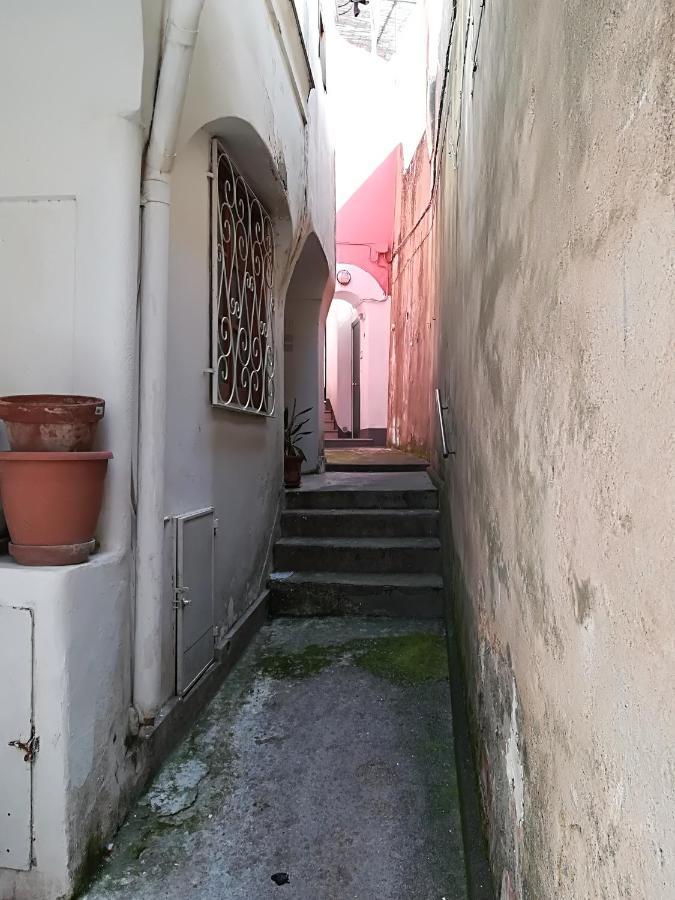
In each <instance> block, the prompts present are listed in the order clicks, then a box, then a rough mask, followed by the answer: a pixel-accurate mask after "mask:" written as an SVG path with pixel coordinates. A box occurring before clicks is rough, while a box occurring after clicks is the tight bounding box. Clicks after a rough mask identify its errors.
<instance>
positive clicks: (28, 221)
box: [0, 0, 335, 900]
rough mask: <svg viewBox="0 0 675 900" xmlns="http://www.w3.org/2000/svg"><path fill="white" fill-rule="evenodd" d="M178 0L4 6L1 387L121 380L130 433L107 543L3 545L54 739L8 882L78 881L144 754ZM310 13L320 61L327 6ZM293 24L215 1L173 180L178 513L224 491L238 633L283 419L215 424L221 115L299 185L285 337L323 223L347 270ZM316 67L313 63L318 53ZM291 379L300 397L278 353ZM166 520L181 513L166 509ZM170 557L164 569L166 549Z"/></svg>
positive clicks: (288, 209) (227, 560)
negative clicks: (145, 574) (162, 70)
mask: <svg viewBox="0 0 675 900" xmlns="http://www.w3.org/2000/svg"><path fill="white" fill-rule="evenodd" d="M163 6H164V5H163V4H162V3H153V2H151V0H147V2H141V0H119V2H117V3H114V4H110V3H105V2H102V0H97V2H90V3H87V2H83V0H69V2H64V3H61V4H59V5H58V7H57V6H55V5H54V4H51V3H49V2H46V0H29V2H25V3H22V4H11V10H10V9H9V8H8V9H7V10H6V11H5V10H3V27H2V29H0V75H1V76H2V83H3V84H5V85H11V86H12V89H11V90H5V91H3V92H2V93H1V94H0V118H1V119H2V123H3V151H2V157H3V160H2V166H1V167H0V296H1V297H2V299H1V300H0V307H1V313H2V315H1V320H2V327H1V328H0V393H2V394H4V393H11V392H24V391H50V390H52V391H78V392H82V393H93V394H97V395H100V396H102V397H104V398H105V399H106V404H107V405H106V416H105V419H104V421H103V423H102V426H101V428H100V429H99V434H98V439H97V440H98V445H99V446H100V447H108V448H110V449H112V450H113V452H114V460H113V461H112V463H111V465H110V469H109V474H108V478H107V482H106V496H105V501H104V508H103V513H102V517H101V523H100V527H99V533H98V536H99V537H100V539H101V545H102V549H101V553H99V554H98V555H97V556H96V557H95V558H93V559H92V561H91V562H90V563H89V564H87V565H85V566H81V567H77V568H76V569H72V570H71V569H67V570H55V569H44V570H40V571H36V570H30V569H20V568H19V567H17V566H15V565H14V564H13V563H12V562H11V561H10V560H7V559H6V558H4V559H3V560H2V562H1V563H0V604H2V605H4V606H26V607H30V608H32V609H34V610H35V638H36V641H35V660H34V662H35V667H34V703H35V726H36V729H37V732H38V734H39V735H40V737H41V749H40V753H39V754H38V758H37V759H36V762H35V764H34V794H33V813H34V838H35V842H34V847H35V866H34V867H33V869H32V870H31V871H29V872H20V873H16V872H13V871H11V870H8V869H3V868H2V866H1V865H0V896H1V897H2V898H3V900H4V898H7V900H9V898H15V900H29V898H30V900H55V898H57V897H58V898H62V897H66V896H68V895H69V894H70V890H71V887H72V884H73V881H74V879H75V878H76V877H77V875H78V872H79V871H80V869H81V864H82V863H86V862H87V859H88V856H89V860H88V861H89V862H91V854H88V851H89V850H91V851H94V855H95V853H96V852H97V851H98V850H100V846H101V841H102V840H107V839H108V838H109V837H110V836H111V834H112V832H113V831H114V828H115V826H116V824H117V822H118V817H119V815H121V814H123V813H124V811H125V808H128V805H127V804H128V800H129V794H130V793H131V792H132V791H133V790H134V789H135V788H136V786H137V785H138V784H140V783H142V781H143V777H144V774H145V773H147V770H148V759H147V754H146V753H144V752H143V747H144V744H143V742H140V743H136V744H135V745H134V746H132V747H129V748H128V747H127V746H126V743H127V742H126V740H125V738H126V737H127V723H128V721H129V718H130V717H129V707H130V704H131V700H132V677H131V676H132V673H131V651H132V630H133V602H132V601H133V583H132V572H131V569H132V566H131V564H130V563H131V549H132V542H133V497H134V488H135V485H134V479H132V471H133V468H134V467H133V456H134V445H135V422H134V420H135V415H136V394H137V388H136V383H135V378H136V362H135V357H136V350H137V347H136V323H137V296H138V277H139V272H138V262H139V246H138V225H139V219H140V179H141V160H142V153H143V147H144V142H145V139H146V137H147V126H148V123H149V120H150V113H151V104H152V98H153V96H154V90H155V86H156V64H157V58H158V50H159V45H160V41H161V25H162V20H163ZM286 6H287V5H284V7H283V9H286ZM280 8H281V7H280ZM288 9H289V10H290V7H289V8H288ZM5 12H6V14H5ZM306 18H307V23H306V27H307V29H309V30H308V31H307V34H308V36H309V37H308V47H309V48H310V49H311V50H312V51H313V52H312V53H311V58H310V63H311V67H312V73H313V75H314V76H316V72H318V71H319V63H318V16H316V17H313V16H309V17H306ZM287 38H288V45H287V46H286V47H285V49H286V51H287V55H288V56H289V57H290V59H291V64H292V65H293V66H295V67H296V69H297V67H298V66H300V69H297V70H298V71H302V68H301V66H302V65H305V62H304V52H303V51H302V44H301V42H300V39H299V37H298V36H297V31H296V38H295V39H292V35H289V34H287V33H284V34H281V33H280V32H279V31H278V29H277V28H276V25H275V23H274V22H273V21H272V20H271V18H270V13H269V10H268V4H266V3H265V2H263V0H260V2H256V3H246V4H238V3H235V2H228V3H216V2H215V0H213V2H211V0H207V3H206V5H205V10H204V18H203V21H202V25H201V28H200V33H199V37H198V43H197V49H196V52H195V57H194V65H195V70H194V72H193V77H192V78H191V80H190V87H189V90H188V97H187V101H186V115H185V117H184V119H183V123H182V128H181V134H180V141H179V151H178V160H177V167H178V168H177V172H176V178H175V186H174V187H175V197H174V199H175V211H176V215H180V216H181V221H180V222H177V221H176V215H174V221H173V223H172V224H173V230H172V248H171V271H170V279H171V291H172V293H171V298H170V303H171V307H170V322H171V324H170V332H171V334H170V348H171V354H172V356H171V360H170V363H169V365H168V367H167V379H168V381H169V385H168V388H169V392H170V393H169V411H168V418H169V421H168V424H167V444H168V445H169V449H168V461H167V462H168V466H167V471H168V474H169V476H170V478H171V480H170V483H169V484H168V487H167V512H168V513H174V512H185V511H188V510H192V509H195V507H196V506H200V505H204V504H210V503H212V502H214V501H215V502H216V505H217V507H218V512H219V514H220V515H221V532H220V537H219V546H218V551H217V552H218V558H219V560H220V569H219V572H218V601H219V603H218V624H219V625H220V626H221V629H222V631H224V630H225V629H226V627H227V625H228V624H230V623H231V622H232V621H234V620H235V619H236V618H237V617H238V616H239V615H240V614H241V612H242V611H243V609H244V608H245V607H246V605H247V603H248V602H249V601H250V600H251V599H252V598H253V597H254V596H255V594H256V593H257V591H258V589H259V585H260V584H261V582H262V580H263V579H264V563H265V559H266V556H267V545H268V543H269V542H270V541H271V537H272V527H273V524H274V515H275V510H276V500H277V498H278V496H279V491H280V485H281V458H282V455H281V419H280V418H277V419H275V420H270V421H267V422H263V423H260V422H252V421H251V420H247V421H241V420H238V421H237V422H236V423H235V422H233V420H232V414H230V417H229V419H227V421H225V417H226V416H227V414H225V417H221V418H220V419H218V421H217V422H216V421H214V420H215V419H216V416H215V414H214V412H213V411H212V410H211V409H210V407H209V405H208V402H207V397H208V385H207V379H206V376H205V375H204V374H203V369H204V368H205V367H207V366H208V364H209V358H208V335H209V324H208V304H209V290H208V271H209V268H208V267H209V252H208V222H209V212H208V181H207V177H206V176H207V170H208V153H207V151H206V147H207V145H208V134H207V133H206V132H205V131H204V130H203V129H204V127H205V126H208V131H209V133H221V132H220V131H219V128H221V127H222V125H223V122H224V121H225V120H227V121H228V122H229V123H230V124H232V123H233V122H234V123H235V124H236V122H237V121H239V122H242V123H243V122H246V123H248V126H249V132H250V131H251V130H253V131H254V132H255V133H256V134H257V135H258V136H259V138H260V143H261V144H262V145H263V147H264V149H265V153H264V154H262V156H261V155H260V154H259V153H254V154H252V155H249V156H248V157H247V158H246V160H245V162H246V163H247V164H248V165H249V166H250V167H251V168H252V169H253V173H254V175H255V176H256V186H258V184H259V183H260V184H261V185H262V189H263V190H264V191H265V190H269V189H270V187H271V186H272V187H273V188H274V190H273V191H272V193H274V192H275V191H276V196H279V195H281V197H282V199H283V203H282V204H281V206H283V209H278V208H276V207H275V209H274V213H275V216H277V218H278V220H279V231H280V243H281V244H282V245H283V247H282V251H281V252H280V255H279V270H278V273H277V275H278V278H277V287H278V295H277V304H278V305H277V326H278V327H277V335H278V350H279V353H280V355H282V354H281V348H282V346H283V301H284V296H285V289H286V285H287V284H288V281H289V279H290V277H291V273H292V270H293V263H294V261H295V259H296V258H297V256H298V254H299V252H300V249H301V247H302V245H303V242H304V239H305V238H306V236H307V235H308V234H309V233H312V232H313V233H314V234H316V235H317V236H318V237H317V239H318V241H319V243H320V245H321V247H322V248H323V249H324V253H325V257H326V259H325V260H324V265H325V266H327V267H328V269H329V274H330V275H331V276H332V277H334V210H335V206H334V177H333V155H332V147H331V142H330V138H329V135H328V129H327V100H326V97H325V95H324V93H323V88H322V86H321V83H320V80H318V79H317V78H316V77H314V81H315V83H316V84H317V85H318V89H317V90H312V91H311V93H310V92H309V91H308V92H307V94H306V95H304V100H302V101H298V100H297V98H296V97H295V94H294V91H293V87H292V83H291V75H290V74H289V71H288V65H287V63H286V62H285V56H284V52H283V51H284V46H282V44H283V42H284V41H285V40H286V39H287ZM253 76H255V77H253ZM305 76H306V79H305V80H306V81H308V80H310V79H309V76H308V75H307V73H306V71H305ZM230 136H231V137H233V140H234V143H235V145H237V148H238V150H239V152H241V151H242V148H243V149H244V150H246V148H247V147H248V148H249V149H250V145H246V144H245V143H244V144H242V143H241V142H239V143H237V141H238V139H239V138H241V137H242V131H241V130H239V131H238V130H237V128H236V127H235V128H234V129H232V130H231V131H230ZM200 142H201V143H200ZM261 159H262V161H263V162H264V163H265V164H266V165H261V164H260V162H261ZM266 196H267V195H266ZM282 219H283V222H282ZM278 391H279V396H280V397H282V396H283V365H282V364H281V365H280V368H279V381H278ZM317 392H318V387H317ZM0 440H1V439H0ZM157 527H158V528H160V529H161V528H163V527H164V526H163V523H162V521H161V520H160V521H159V522H158V523H157ZM167 543H168V542H167ZM165 562H167V563H168V564H169V565H167V570H168V568H169V566H170V563H171V557H170V554H168V553H167V555H166V559H165ZM167 583H169V579H168V578H167ZM167 600H170V597H167ZM173 619H174V615H173V612H172V609H171V605H170V603H167V607H166V620H165V626H166V628H165V635H164V637H165V644H164V647H163V650H164V653H163V659H162V663H163V676H164V687H165V695H166V698H167V699H168V698H169V697H170V696H171V694H172V693H173V689H174V687H173V685H174V679H173V674H174V670H173V666H174V655H175V650H174V642H173V630H172V624H173ZM0 652H2V636H1V635H0ZM27 725H28V726H29V723H27ZM22 736H23V735H22ZM15 737H16V735H10V736H8V735H4V734H3V735H0V739H2V740H5V739H6V738H7V739H12V738H15ZM1 789H2V773H1V772H0V792H1ZM27 802H28V803H30V798H28V799H27Z"/></svg>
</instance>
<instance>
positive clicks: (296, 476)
mask: <svg viewBox="0 0 675 900" xmlns="http://www.w3.org/2000/svg"><path fill="white" fill-rule="evenodd" d="M301 468H302V457H301V456H284V484H285V485H286V487H288V488H296V487H300V481H301V475H300V469H301Z"/></svg>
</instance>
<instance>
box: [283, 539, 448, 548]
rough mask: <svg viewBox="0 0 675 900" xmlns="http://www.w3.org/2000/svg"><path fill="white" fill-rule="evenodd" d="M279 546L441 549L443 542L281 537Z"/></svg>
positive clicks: (435, 540) (432, 540)
mask: <svg viewBox="0 0 675 900" xmlns="http://www.w3.org/2000/svg"><path fill="white" fill-rule="evenodd" d="M277 546H282V547H335V548H339V549H345V548H349V547H358V548H361V549H362V548H364V547H372V548H384V547H386V548H397V549H407V548H410V547H412V548H415V547H417V548H423V549H425V550H435V549H439V548H440V546H441V542H440V540H439V539H438V538H435V537H381V538H378V537H349V538H344V537H281V538H279V540H278V541H277Z"/></svg>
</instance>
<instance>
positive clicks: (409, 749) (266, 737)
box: [84, 618, 466, 900]
mask: <svg viewBox="0 0 675 900" xmlns="http://www.w3.org/2000/svg"><path fill="white" fill-rule="evenodd" d="M451 728H452V725H451V719H450V695H449V688H448V679H447V655H446V643H445V637H444V634H443V632H442V626H441V625H440V623H436V622H429V621H421V620H390V619H358V618H354V619H293V620H289V619H276V620H273V621H272V622H271V623H270V624H269V625H267V626H265V627H264V628H263V629H262V631H261V632H260V633H259V635H258V636H257V638H256V639H255V641H254V642H253V644H252V646H251V647H250V648H249V650H248V651H247V653H246V654H245V655H244V657H243V658H242V660H241V661H240V662H239V664H238V665H237V666H236V668H235V669H234V670H233V672H232V673H231V674H230V676H229V677H228V679H227V680H226V682H225V684H224V686H223V687H222V688H221V690H220V692H219V693H218V694H217V696H216V697H215V699H214V700H213V702H212V703H211V704H210V706H209V707H207V709H206V710H205V711H204V713H203V714H202V716H201V719H200V720H199V722H198V723H197V725H196V726H195V728H194V729H193V731H192V733H191V734H190V736H189V737H188V739H187V740H186V742H185V743H184V744H183V745H182V746H181V747H180V748H178V750H177V751H176V752H175V753H174V754H173V756H172V757H171V758H170V759H169V760H168V762H167V763H166V765H165V766H164V768H163V770H162V771H161V772H160V774H159V775H158V777H157V778H156V779H155V781H154V783H153V784H152V785H151V787H150V789H149V791H148V792H147V794H146V795H145V796H144V797H143V798H142V799H141V800H140V801H139V803H138V805H137V807H136V809H135V810H134V812H133V813H132V814H131V816H130V817H129V820H128V821H127V823H126V824H125V825H124V827H123V828H122V829H121V831H120V833H119V834H118V836H117V838H116V840H115V846H114V850H113V852H112V854H111V856H110V858H109V859H108V861H107V862H106V863H105V864H104V867H103V869H102V871H101V872H100V874H99V876H98V879H97V881H96V883H95V884H94V885H93V886H92V887H91V888H90V889H89V891H88V893H85V894H84V896H85V897H86V898H87V900H103V898H130V900H159V898H162V900H186V898H191V900H267V898H283V897H286V898H289V900H338V898H339V900H349V898H354V900H356V898H359V900H442V898H445V900H465V898H466V887H465V866H464V855H463V848H462V837H461V826H460V815H459V808H458V796H457V781H456V773H455V761H454V754H453V745H452V733H451ZM273 876H275V878H274V879H273Z"/></svg>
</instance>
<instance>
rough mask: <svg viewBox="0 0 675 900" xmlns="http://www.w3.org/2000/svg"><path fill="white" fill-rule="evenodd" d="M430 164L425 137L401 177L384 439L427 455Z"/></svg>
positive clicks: (431, 326)
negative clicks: (386, 428) (386, 423)
mask: <svg viewBox="0 0 675 900" xmlns="http://www.w3.org/2000/svg"><path fill="white" fill-rule="evenodd" d="M430 197H431V166H430V162H429V153H428V151H427V142H426V139H422V141H421V142H420V144H419V146H418V148H417V150H416V152H415V154H414V156H413V159H412V161H411V163H410V166H409V167H408V168H407V169H406V171H405V172H402V173H400V174H399V177H398V181H397V189H396V230H395V238H394V253H393V260H392V288H391V304H392V313H391V319H392V326H391V349H390V354H391V355H390V363H389V368H390V375H389V413H388V437H389V441H390V442H391V443H393V444H394V445H395V446H397V447H403V448H405V449H407V450H412V451H415V452H418V453H421V454H422V455H428V454H429V452H430V449H431V444H432V440H433V434H434V432H433V428H434V424H435V420H434V418H433V416H434V415H435V412H434V410H435V407H434V406H433V404H434V403H435V400H434V389H435V387H436V374H435V369H436V361H435V352H434V351H435V345H436V334H437V331H436V308H437V303H438V295H437V292H436V290H435V282H434V278H435V268H434V253H433V248H434V241H433V234H432V226H433V222H434V219H433V213H432V212H431V211H429V212H427V208H428V206H429V200H430Z"/></svg>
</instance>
